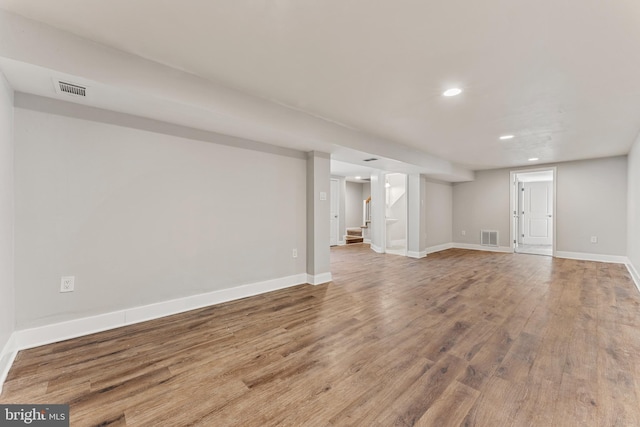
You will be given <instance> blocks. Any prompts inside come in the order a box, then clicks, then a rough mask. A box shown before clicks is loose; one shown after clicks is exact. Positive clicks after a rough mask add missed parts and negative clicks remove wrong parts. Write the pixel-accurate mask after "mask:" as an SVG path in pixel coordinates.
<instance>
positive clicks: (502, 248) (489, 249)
mask: <svg viewBox="0 0 640 427" xmlns="http://www.w3.org/2000/svg"><path fill="white" fill-rule="evenodd" d="M453 247H454V248H456V249H471V250H473V251H486V252H501V253H509V254H511V253H513V248H510V247H509V246H483V245H475V244H471V243H455V242H454V243H453Z"/></svg>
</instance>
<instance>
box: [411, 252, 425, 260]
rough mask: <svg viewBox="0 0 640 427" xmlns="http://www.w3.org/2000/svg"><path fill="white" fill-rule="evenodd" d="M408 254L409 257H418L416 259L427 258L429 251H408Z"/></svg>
mask: <svg viewBox="0 0 640 427" xmlns="http://www.w3.org/2000/svg"><path fill="white" fill-rule="evenodd" d="M407 256H408V257H409V258H416V259H420V258H425V257H426V256H427V251H420V252H416V251H407Z"/></svg>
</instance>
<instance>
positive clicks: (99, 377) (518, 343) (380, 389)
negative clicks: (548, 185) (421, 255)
mask: <svg viewBox="0 0 640 427" xmlns="http://www.w3.org/2000/svg"><path fill="white" fill-rule="evenodd" d="M331 256H332V271H333V277H334V282H333V283H332V284H329V285H321V286H316V287H314V286H310V285H304V286H298V287H295V288H289V289H285V290H282V291H277V292H273V293H270V294H267V295H260V296H256V297H252V298H248V299H244V300H240V301H234V302H230V303H226V304H222V305H218V306H214V307H209V308H205V309H200V310H195V311H191V312H188V313H184V314H179V315H175V316H171V317H167V318H163V319H159V320H154V321H150V322H146V323H141V324H137V325H133V326H128V327H125V328H120V329H117V330H113V331H108V332H103V333H99V334H94V335H91V336H87V337H82V338H78V339H73V340H69V341H65V342H61V343H57V344H52V345H48V346H43V347H39V348H35V349H31V350H27V351H22V352H20V354H19V355H18V357H17V359H16V362H15V364H14V366H13V368H12V370H11V372H10V374H9V378H8V380H7V382H6V384H5V388H4V392H3V394H2V395H1V396H0V402H2V403H69V404H70V405H71V421H72V423H71V425H73V426H88V425H110V426H115V425H127V426H147V425H149V426H186V425H205V426H210V425H211V426H230V425H242V426H264V425H291V426H302V425H304V426H315V425H339V426H342V425H357V426H391V425H424V426H458V425H462V426H510V425H512V426H527V425H533V426H638V425H640V310H639V306H640V294H639V292H638V291H637V289H636V288H635V286H634V284H633V282H632V281H631V279H630V277H629V275H628V273H627V271H626V268H625V267H624V266H623V265H616V264H604V263H595V262H587V261H574V260H564V259H553V258H550V257H541V256H533V255H517V254H516V255H513V254H497V253H488V252H479V251H465V250H456V249H452V250H447V251H444V252H440V253H437V254H432V255H429V257H428V258H425V259H421V260H414V259H409V258H404V257H399V256H393V255H386V256H385V255H378V254H375V253H373V252H372V251H370V250H369V248H368V246H366V245H349V246H347V247H339V248H334V249H332V253H331Z"/></svg>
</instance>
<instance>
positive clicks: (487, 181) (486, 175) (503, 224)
mask: <svg viewBox="0 0 640 427" xmlns="http://www.w3.org/2000/svg"><path fill="white" fill-rule="evenodd" d="M480 230H497V231H498V239H499V244H500V245H501V246H509V244H508V241H509V170H507V169H495V170H487V171H476V178H475V180H474V181H470V182H461V183H454V184H453V231H452V233H453V241H454V242H456V243H467V244H480ZM463 233H464V234H463Z"/></svg>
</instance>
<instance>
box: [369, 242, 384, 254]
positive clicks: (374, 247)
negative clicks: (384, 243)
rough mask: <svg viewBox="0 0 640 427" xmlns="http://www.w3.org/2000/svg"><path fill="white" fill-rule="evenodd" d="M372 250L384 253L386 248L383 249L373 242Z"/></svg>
mask: <svg viewBox="0 0 640 427" xmlns="http://www.w3.org/2000/svg"><path fill="white" fill-rule="evenodd" d="M371 250H372V251H374V252H376V253H379V254H383V253H384V249H382V247H380V246H377V245H374V244H373V243H371Z"/></svg>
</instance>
